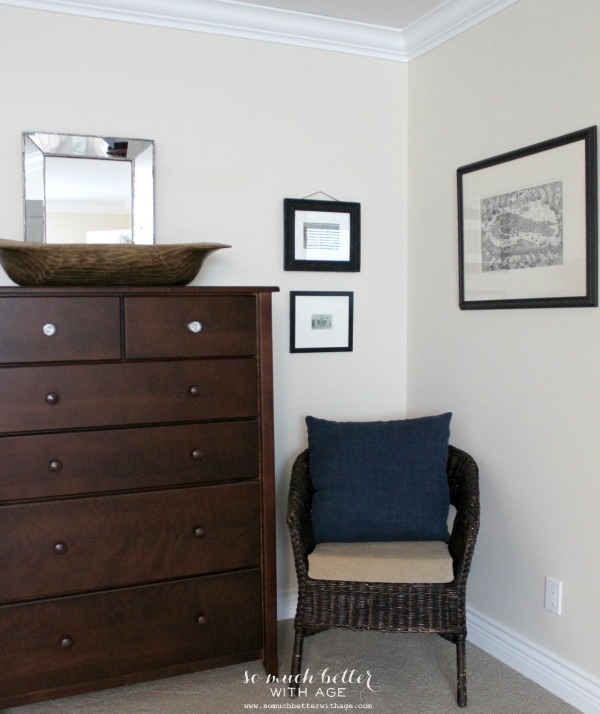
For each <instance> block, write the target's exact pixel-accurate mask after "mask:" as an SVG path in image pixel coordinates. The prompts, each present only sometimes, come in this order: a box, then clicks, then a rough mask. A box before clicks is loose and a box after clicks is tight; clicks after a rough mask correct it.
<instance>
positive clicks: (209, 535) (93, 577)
mask: <svg viewBox="0 0 600 714" xmlns="http://www.w3.org/2000/svg"><path fill="white" fill-rule="evenodd" d="M0 532H1V533H2V538H1V539H0V563H2V568H3V573H4V575H3V577H2V578H1V579H0V601H2V602H6V601H8V600H18V599H21V598H37V597H43V596H46V595H55V594H59V593H68V592H77V591H82V590H88V589H90V590H91V589H94V588H99V587H116V586H120V585H131V584H135V583H144V582H151V581H154V580H168V579H170V578H177V577H186V576H190V575H198V574H202V573H211V572H218V571H225V570H233V569H236V568H243V567H250V566H255V565H257V564H258V563H259V561H260V493H259V484H258V483H257V482H248V483H237V484H227V485H215V486H204V487H195V488H189V489H175V490H170V491H153V492H146V493H129V494H121V495H118V496H117V495H115V496H96V497H88V498H77V499H70V500H65V501H62V502H60V501H48V502H42V503H31V504H15V505H5V506H2V507H0ZM8 574H10V575H8Z"/></svg>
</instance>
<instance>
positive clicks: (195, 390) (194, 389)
mask: <svg viewBox="0 0 600 714" xmlns="http://www.w3.org/2000/svg"><path fill="white" fill-rule="evenodd" d="M200 391H201V390H200V387H198V386H197V385H196V384H192V386H191V387H190V388H189V389H188V392H189V393H190V395H191V396H192V397H199V396H200Z"/></svg>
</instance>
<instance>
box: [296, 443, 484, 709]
mask: <svg viewBox="0 0 600 714" xmlns="http://www.w3.org/2000/svg"><path fill="white" fill-rule="evenodd" d="M447 472H448V483H449V486H450V502H451V503H452V505H453V506H454V507H455V508H456V509H457V513H456V517H455V519H454V524H453V527H452V532H451V535H450V540H449V543H448V548H449V551H450V555H451V557H452V560H453V566H454V580H453V581H452V582H449V583H415V584H412V583H411V584H406V583H380V582H377V583H370V582H346V581H339V580H315V579H312V578H311V577H310V576H309V573H308V555H309V554H310V553H311V552H312V550H313V549H314V547H315V545H316V543H315V538H314V532H313V527H312V523H311V503H312V494H313V487H312V482H311V477H310V470H309V456H308V450H306V451H304V452H302V453H301V454H300V455H299V456H298V458H297V459H296V461H295V463H294V466H293V469H292V478H291V483H290V490H289V499H288V515H287V525H288V529H289V532H290V536H291V540H292V547H293V551H294V560H295V566H296V574H297V577H298V607H297V611H296V617H295V621H294V629H295V639H294V650H293V655H292V668H291V674H292V676H295V675H299V674H300V672H301V668H302V649H303V644H304V637H306V636H308V635H312V634H315V633H317V632H321V631H323V630H327V629H330V628H345V629H351V630H376V631H380V632H435V633H438V634H439V635H441V636H442V637H444V638H445V639H447V640H449V641H451V642H453V643H454V644H455V645H456V655H457V690H456V696H457V703H458V706H460V707H464V706H466V704H467V680H466V660H465V639H466V635H467V625H466V615H465V591H466V584H467V576H468V573H469V569H470V566H471V558H472V555H473V549H474V547H475V540H476V538H477V531H478V529H479V481H478V469H477V465H476V464H475V461H474V460H473V459H472V458H471V456H469V455H468V454H467V453H465V452H464V451H461V450H460V449H457V448H455V447H453V446H450V447H449V450H448V464H447ZM293 681H294V680H293V679H292V682H293ZM297 687H298V685H292V688H293V690H295V693H297Z"/></svg>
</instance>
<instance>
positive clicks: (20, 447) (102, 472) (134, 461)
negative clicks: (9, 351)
mask: <svg viewBox="0 0 600 714" xmlns="http://www.w3.org/2000/svg"><path fill="white" fill-rule="evenodd" d="M0 464H2V468H1V469H0V501H14V500H30V499H36V498H48V497H57V496H68V495H73V494H83V493H97V492H101V491H123V490H128V489H136V488H153V487H160V486H174V485H178V484H181V485H183V484H194V483H202V482H208V481H232V480H238V479H253V478H257V477H258V425H257V423H256V421H255V420H250V421H232V422H216V423H213V424H182V425H176V426H155V427H145V428H135V429H107V430H103V431H80V432H73V433H58V434H39V435H32V436H5V437H0Z"/></svg>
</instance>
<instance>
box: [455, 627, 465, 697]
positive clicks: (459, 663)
mask: <svg viewBox="0 0 600 714" xmlns="http://www.w3.org/2000/svg"><path fill="white" fill-rule="evenodd" d="M456 701H457V704H458V706H459V707H466V706H467V658H466V653H465V636H464V635H456Z"/></svg>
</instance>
